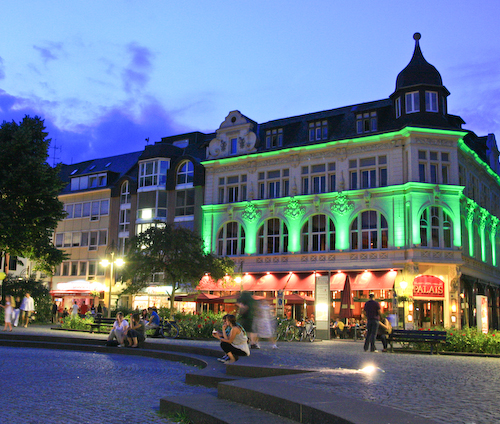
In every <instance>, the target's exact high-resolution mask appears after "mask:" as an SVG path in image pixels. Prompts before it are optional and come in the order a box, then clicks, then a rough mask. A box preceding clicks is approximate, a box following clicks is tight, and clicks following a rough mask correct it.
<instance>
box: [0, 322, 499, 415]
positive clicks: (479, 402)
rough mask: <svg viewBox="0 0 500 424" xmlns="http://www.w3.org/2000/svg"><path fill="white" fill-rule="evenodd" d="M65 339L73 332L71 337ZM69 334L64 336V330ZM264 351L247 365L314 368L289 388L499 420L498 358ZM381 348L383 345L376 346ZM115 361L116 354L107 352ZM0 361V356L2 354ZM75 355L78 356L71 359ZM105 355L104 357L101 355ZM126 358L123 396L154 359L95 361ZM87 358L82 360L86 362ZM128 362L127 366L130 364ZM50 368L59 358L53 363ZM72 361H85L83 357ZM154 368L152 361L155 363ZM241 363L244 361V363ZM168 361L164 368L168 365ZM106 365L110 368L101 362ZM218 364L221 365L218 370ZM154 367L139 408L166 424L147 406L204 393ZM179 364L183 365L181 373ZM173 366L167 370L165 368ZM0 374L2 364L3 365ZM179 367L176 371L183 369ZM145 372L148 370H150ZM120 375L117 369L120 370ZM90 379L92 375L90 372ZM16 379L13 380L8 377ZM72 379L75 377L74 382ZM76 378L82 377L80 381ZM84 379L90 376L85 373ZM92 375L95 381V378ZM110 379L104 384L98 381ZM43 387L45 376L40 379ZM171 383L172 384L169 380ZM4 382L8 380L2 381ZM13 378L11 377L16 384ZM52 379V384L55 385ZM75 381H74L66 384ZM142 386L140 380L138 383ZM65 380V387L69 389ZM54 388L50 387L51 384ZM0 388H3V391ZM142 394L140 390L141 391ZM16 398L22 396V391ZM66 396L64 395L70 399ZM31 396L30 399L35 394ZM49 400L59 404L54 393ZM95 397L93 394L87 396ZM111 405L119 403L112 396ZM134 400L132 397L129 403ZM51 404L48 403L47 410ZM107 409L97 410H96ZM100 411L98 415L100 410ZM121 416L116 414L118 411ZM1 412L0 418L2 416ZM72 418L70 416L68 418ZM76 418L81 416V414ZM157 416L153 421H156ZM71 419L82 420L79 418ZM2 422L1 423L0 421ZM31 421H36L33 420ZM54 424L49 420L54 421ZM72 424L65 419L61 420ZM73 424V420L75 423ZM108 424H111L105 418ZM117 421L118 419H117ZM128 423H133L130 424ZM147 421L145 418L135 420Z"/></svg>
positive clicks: (314, 347) (327, 349)
mask: <svg viewBox="0 0 500 424" xmlns="http://www.w3.org/2000/svg"><path fill="white" fill-rule="evenodd" d="M15 331H19V332H21V331H25V332H28V331H31V332H33V333H42V334H43V333H44V332H46V333H47V334H50V335H51V336H54V335H55V333H58V332H57V331H54V330H52V331H51V330H47V329H43V328H41V329H37V328H36V327H33V328H31V329H30V328H28V329H16V330H15ZM69 334H71V333H69ZM64 336H65V337H67V336H68V333H67V332H64ZM74 336H75V337H82V336H83V337H88V336H89V334H88V333H87V334H85V333H75V334H74ZM90 336H91V337H95V338H97V339H102V340H104V339H105V337H106V336H105V335H103V334H99V335H95V334H94V335H90ZM148 342H151V343H171V344H181V345H191V346H203V347H211V348H214V349H217V348H218V344H217V342H216V341H215V340H214V341H193V340H179V339H175V340H168V339H148ZM261 346H262V349H260V350H258V351H255V350H252V355H251V358H249V359H248V363H251V362H254V361H257V362H259V358H262V359H264V358H265V359H266V361H265V363H266V364H268V363H269V362H270V363H272V365H274V366H276V367H292V368H308V369H316V370H319V371H320V373H319V374H318V373H315V374H313V375H310V374H303V375H301V376H298V377H295V378H291V379H289V381H288V384H296V385H298V386H299V387H302V388H303V389H304V390H307V389H308V388H314V389H320V390H323V391H328V392H331V393H332V396H335V395H342V396H347V397H349V398H352V399H353V402H355V401H356V399H363V400H366V401H371V402H378V403H380V404H382V405H387V406H392V407H395V408H398V409H401V410H406V411H411V412H413V413H416V414H419V415H423V416H427V417H430V418H433V419H436V420H438V421H441V422H443V423H452V424H458V423H461V424H492V423H500V408H499V407H498V405H500V391H499V390H498V387H499V385H500V358H483V357H467V356H448V355H433V356H430V355H417V354H390V353H365V352H363V343H362V342H361V341H357V342H354V341H352V340H330V341H317V342H314V343H309V342H301V343H299V342H291V343H287V342H282V343H279V349H277V350H274V349H271V345H270V344H269V343H268V342H264V343H261ZM378 347H379V348H381V346H378ZM47 352H53V353H51V354H50V355H49V357H54V358H56V357H57V355H58V354H59V352H56V351H47ZM62 353H68V354H75V355H84V356H83V357H82V359H83V358H87V356H85V355H89V354H85V353H71V352H62ZM111 356H113V357H114V355H111ZM2 358H3V356H2ZM75 358H76V357H75ZM105 358H107V356H105ZM122 360H123V361H127V362H126V363H129V365H128V366H129V367H130V369H131V370H132V371H128V372H123V373H122V374H123V380H120V382H121V383H119V384H120V385H121V386H122V387H123V389H122V390H121V391H122V392H123V393H126V392H127V391H128V389H127V384H129V383H130V382H132V381H133V375H131V374H133V370H135V369H136V368H135V367H138V366H141V367H142V363H143V362H148V361H157V360H153V359H146V358H141V359H140V364H136V361H137V359H135V358H134V357H132V358H128V357H127V358H123V357H120V358H116V359H112V360H111V359H105V360H103V359H101V360H100V363H104V364H115V365H116V367H117V368H118V364H119V363H121V361H122ZM87 361H88V359H87ZM128 361H130V362H128ZM55 362H56V363H57V362H58V361H55ZM78 362H84V361H82V360H80V361H78ZM155 363H156V362H155ZM244 363H245V359H242V364H244ZM168 364H170V363H169V362H168ZM102 366H109V365H102ZM221 366H222V367H223V365H221ZM367 366H373V367H374V368H375V371H374V372H372V373H366V372H360V371H359V370H361V369H363V368H365V367H367ZM156 367H157V366H154V365H152V366H151V367H150V368H146V369H145V372H146V373H149V374H147V375H148V378H149V376H151V378H156V377H158V380H159V382H161V381H163V380H167V382H166V383H165V382H163V383H161V384H162V385H160V383H158V387H159V389H158V391H157V394H155V395H154V396H152V398H156V400H155V401H151V402H149V403H150V405H152V408H150V409H147V408H146V409H145V410H144V411H145V412H143V413H149V414H153V415H147V416H148V419H151V420H152V421H149V422H166V421H161V420H158V418H155V417H154V412H152V410H153V408H157V407H158V398H159V397H162V396H166V395H168V394H171V393H174V392H175V393H178V392H177V390H178V391H183V393H187V392H186V390H207V389H202V388H192V387H189V386H185V385H184V384H182V381H183V373H184V372H185V369H186V368H189V367H186V366H185V365H180V364H176V363H174V365H173V366H163V371H162V372H160V373H158V376H155V375H154V374H155V372H156ZM181 367H182V368H181ZM47 368H49V369H48V370H47V371H48V372H50V373H52V374H54V371H55V370H56V369H57V367H54V365H51V366H47ZM172 368H173V371H170V370H171V369H172ZM2 369H4V367H3V366H2ZM62 369H63V370H66V371H65V372H67V374H68V375H67V377H66V378H67V379H68V392H69V393H71V390H76V389H71V388H70V386H71V385H74V387H75V388H78V387H79V385H78V382H76V383H75V382H74V381H75V380H74V378H76V377H74V375H75V372H74V369H71V368H68V367H63V368H62ZM181 369H182V371H181ZM148 370H149V371H148ZM118 373H119V374H120V371H118ZM88 374H91V373H90V372H89V373H88ZM94 374H95V379H93V380H92V384H89V386H91V387H95V384H103V385H104V384H105V385H106V386H105V387H106V388H107V389H106V392H108V391H109V392H110V393H112V392H113V391H116V387H117V385H116V384H115V381H114V380H115V379H114V378H113V379H112V378H111V377H110V374H109V376H108V374H105V375H103V373H100V372H95V373H94ZM13 375H14V376H16V378H17V376H18V375H19V374H18V373H14V374H13ZM71 376H73V377H74V378H73V379H72V378H71ZM174 376H176V378H173V377H174ZM80 378H81V377H80ZM86 378H89V377H87V376H86ZM93 378H94V377H93ZM103 378H104V380H108V382H103V381H102V379H103ZM44 379H45V381H46V382H47V384H48V381H49V377H46V378H45V377H44ZM174 380H175V382H174ZM4 381H9V380H4ZM14 381H15V380H14ZM55 381H57V380H55ZM72 381H73V383H71V382H72ZM143 381H146V380H143ZM70 383H71V384H70ZM54 384H55V383H51V387H52V386H53V385H54ZM4 387H5V385H3V387H2V389H1V390H4ZM144 392H145V390H144ZM20 393H22V391H20ZM70 397H71V396H68V399H69V398H70ZM35 398H36V397H35ZM51 398H52V399H54V400H55V399H57V396H56V395H55V394H54V393H53V394H52V397H51ZM93 399H95V397H93ZM113 399H114V401H116V399H117V398H113ZM132 399H133V398H132ZM132 402H134V401H133V400H130V401H126V402H124V404H125V405H124V406H123V408H121V409H122V410H123V414H126V413H130V411H131V409H133V408H129V406H128V405H130V404H131V403H132ZM56 405H57V403H54V404H51V408H52V407H55V406H56ZM105 409H106V407H101V411H102V410H105ZM82 411H92V409H87V408H80V407H75V408H74V413H75V414H77V415H78V413H79V412H82ZM100 413H103V412H100ZM121 413H122V412H120V414H121ZM0 414H1V413H0ZM1 417H2V416H1V415H0V418H1ZM71 417H72V415H71V416H70V417H69V418H71ZM80 417H81V413H80ZM155 419H157V421H154V420H155ZM75 420H78V421H79V422H80V423H81V422H82V420H81V419H79V418H78V416H75ZM0 422H1V419H0ZM33 422H35V421H33ZM52 422H54V421H52ZM64 422H65V423H66V422H71V421H68V420H65V421H64ZM75 422H76V421H75ZM109 422H114V421H109ZM116 422H117V421H116ZM132 422H133V421H132ZM140 422H148V421H140Z"/></svg>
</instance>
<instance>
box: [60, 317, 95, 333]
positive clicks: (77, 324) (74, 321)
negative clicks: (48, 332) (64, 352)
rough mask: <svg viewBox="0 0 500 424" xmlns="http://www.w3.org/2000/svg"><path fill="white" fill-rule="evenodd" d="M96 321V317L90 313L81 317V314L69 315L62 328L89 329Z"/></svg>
mask: <svg viewBox="0 0 500 424" xmlns="http://www.w3.org/2000/svg"><path fill="white" fill-rule="evenodd" d="M93 323H94V318H93V317H92V315H91V314H90V313H87V314H86V315H85V318H80V316H79V315H68V316H67V317H66V318H64V319H63V322H62V325H61V327H62V328H68V329H71V330H81V331H88V330H89V328H90V327H89V324H93Z"/></svg>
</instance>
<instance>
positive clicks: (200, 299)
mask: <svg viewBox="0 0 500 424" xmlns="http://www.w3.org/2000/svg"><path fill="white" fill-rule="evenodd" d="M218 297H219V296H217V295H215V294H208V293H192V294H185V295H179V296H175V299H174V300H175V301H176V302H197V303H208V302H210V301H211V300H213V299H216V298H218Z"/></svg>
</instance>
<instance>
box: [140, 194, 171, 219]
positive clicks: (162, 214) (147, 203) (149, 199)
mask: <svg viewBox="0 0 500 424" xmlns="http://www.w3.org/2000/svg"><path fill="white" fill-rule="evenodd" d="M166 217H167V192H166V191H163V190H154V191H143V192H139V193H137V218H138V219H143V220H148V221H149V220H154V219H160V218H166Z"/></svg>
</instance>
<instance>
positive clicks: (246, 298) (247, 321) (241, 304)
mask: <svg viewBox="0 0 500 424" xmlns="http://www.w3.org/2000/svg"><path fill="white" fill-rule="evenodd" d="M237 302H238V303H237V306H238V321H239V324H241V326H242V327H243V328H244V329H245V331H246V332H247V333H248V336H249V337H250V348H252V349H260V345H259V343H257V332H256V331H254V328H253V325H254V316H255V299H254V298H253V296H252V293H250V292H248V291H243V292H241V295H240V297H239V298H238V301H237Z"/></svg>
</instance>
